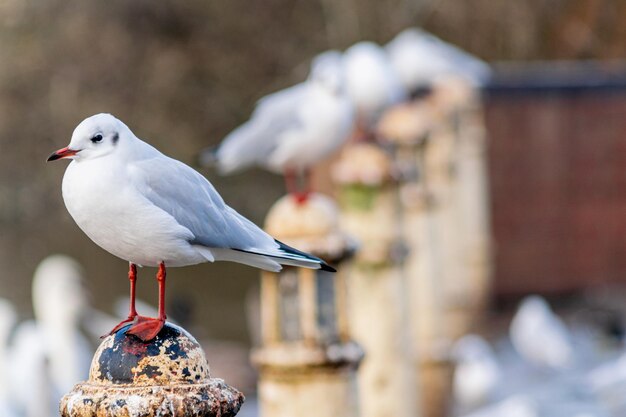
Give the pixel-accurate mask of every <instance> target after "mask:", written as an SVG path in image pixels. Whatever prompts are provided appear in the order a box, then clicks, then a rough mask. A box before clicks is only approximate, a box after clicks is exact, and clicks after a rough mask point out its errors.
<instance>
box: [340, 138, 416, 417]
mask: <svg viewBox="0 0 626 417" xmlns="http://www.w3.org/2000/svg"><path fill="white" fill-rule="evenodd" d="M391 171H392V162H391V160H390V159H389V157H388V155H387V154H386V153H385V152H384V151H383V150H382V149H380V147H378V146H377V145H374V144H367V143H355V144H351V145H348V146H347V147H345V148H344V150H343V152H342V154H341V156H340V158H339V160H338V161H337V163H336V164H335V165H334V167H333V180H334V182H335V184H336V187H337V188H338V196H339V200H340V205H341V225H342V228H343V229H344V230H345V231H346V232H348V233H350V234H351V235H353V236H355V237H356V238H357V239H358V240H359V243H360V246H359V251H358V253H357V255H356V257H355V261H354V262H353V263H352V264H351V265H350V268H349V271H348V274H349V275H348V283H349V285H348V288H349V305H350V325H351V329H352V334H353V335H354V337H355V339H356V341H357V342H358V343H360V344H361V345H362V346H363V348H364V349H365V360H364V362H363V364H362V365H361V368H360V369H359V378H358V380H359V393H360V404H361V407H360V408H361V416H364V417H383V416H393V417H409V416H411V417H413V416H416V415H417V410H416V408H415V400H414V399H415V397H416V388H415V379H414V375H413V372H412V352H411V348H410V346H409V343H410V337H409V332H408V329H409V324H408V312H407V291H406V282H405V275H404V270H403V261H404V257H405V255H406V253H405V248H404V245H403V243H402V239H401V232H400V227H401V225H400V222H399V212H398V205H397V201H396V199H397V195H396V187H397V183H395V182H394V181H393V179H392V175H391V174H392V172H391Z"/></svg>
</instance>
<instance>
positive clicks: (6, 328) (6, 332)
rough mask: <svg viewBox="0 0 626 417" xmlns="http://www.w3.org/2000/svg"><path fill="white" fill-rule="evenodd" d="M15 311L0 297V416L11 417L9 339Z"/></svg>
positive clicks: (13, 324) (14, 323) (12, 328)
mask: <svg viewBox="0 0 626 417" xmlns="http://www.w3.org/2000/svg"><path fill="white" fill-rule="evenodd" d="M16 324H17V313H16V311H15V308H14V307H13V304H11V302H9V301H8V300H5V299H4V298H0V416H3V417H4V416H6V417H13V416H14V415H15V414H14V413H13V411H12V408H11V405H10V402H11V395H10V393H9V389H10V385H11V379H10V378H9V361H10V358H9V351H8V348H9V339H10V337H11V334H12V333H13V330H14V328H15V325H16Z"/></svg>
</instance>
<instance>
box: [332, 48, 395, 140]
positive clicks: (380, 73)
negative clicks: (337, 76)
mask: <svg viewBox="0 0 626 417" xmlns="http://www.w3.org/2000/svg"><path fill="white" fill-rule="evenodd" d="M344 56H345V71H346V85H347V88H348V94H349V95H350V98H351V100H352V102H353V104H354V106H355V109H356V113H357V123H358V127H359V131H360V132H359V133H358V134H357V135H361V136H362V135H363V134H365V132H368V131H370V130H371V128H372V126H373V124H374V123H376V121H377V120H378V118H379V117H380V115H381V113H382V112H383V111H384V110H385V109H387V108H388V107H390V106H392V105H393V104H396V103H399V102H401V101H402V100H404V99H405V98H406V91H405V90H404V88H402V85H401V84H400V81H399V79H398V77H397V75H396V73H395V72H394V70H393V67H392V66H391V62H390V61H389V57H388V56H387V54H386V53H385V50H384V49H383V48H381V47H380V46H378V45H377V44H375V43H373V42H359V43H356V44H354V45H352V46H351V47H350V48H348V49H347V50H346V51H345V53H344Z"/></svg>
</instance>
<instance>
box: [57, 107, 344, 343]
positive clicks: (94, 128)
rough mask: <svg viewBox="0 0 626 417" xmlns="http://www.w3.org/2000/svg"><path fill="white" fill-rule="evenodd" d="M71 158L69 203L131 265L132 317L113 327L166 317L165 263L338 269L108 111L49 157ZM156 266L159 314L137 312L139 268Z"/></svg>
mask: <svg viewBox="0 0 626 417" xmlns="http://www.w3.org/2000/svg"><path fill="white" fill-rule="evenodd" d="M63 158H69V159H73V161H72V162H71V163H70V164H69V166H68V168H67V170H66V171H65V175H64V177H63V187H62V188H63V200H64V201H65V205H66V207H67V209H68V211H69V213H70V215H71V216H72V217H73V218H74V220H75V221H76V223H77V224H78V226H79V227H80V228H81V229H82V230H83V232H85V233H86V234H87V236H89V237H90V238H91V239H92V240H93V241H94V242H95V243H96V244H98V245H99V246H101V247H102V248H104V249H105V250H107V251H109V252H111V253H112V254H114V255H116V256H118V257H119V258H122V259H125V260H127V261H128V262H129V273H128V277H129V281H130V308H129V314H128V318H127V319H126V320H123V321H122V322H121V323H120V324H118V326H116V327H115V328H114V329H113V330H112V332H115V331H117V330H120V329H122V328H124V327H126V325H128V324H130V323H132V326H130V328H129V329H127V330H126V331H127V332H128V333H129V334H134V335H136V336H137V337H139V338H141V339H143V340H150V339H153V338H154V337H156V335H157V334H158V333H159V331H160V330H161V328H162V327H163V324H164V323H165V319H166V318H167V316H166V313H165V268H166V265H168V266H186V265H194V264H198V263H202V262H213V261H215V260H218V261H219V260H223V261H233V262H238V263H243V264H246V265H250V266H254V267H257V268H262V269H266V270H270V271H279V270H281V268H282V266H281V265H294V266H300V267H305V268H313V269H320V268H321V269H324V270H329V271H334V269H332V268H331V267H329V266H328V265H327V264H326V263H325V262H324V261H322V260H321V259H319V258H316V257H314V256H312V255H309V254H306V253H304V252H301V251H298V250H297V249H294V248H291V247H289V246H287V245H285V244H283V243H281V242H279V241H277V240H275V239H274V238H272V237H271V236H270V235H268V234H267V233H265V232H264V231H263V230H261V229H260V228H259V227H257V226H256V225H255V224H254V223H252V222H251V221H249V220H248V219H246V218H245V217H243V216H242V215H240V214H239V213H237V212H236V211H235V210H233V209H232V208H230V207H229V206H227V205H226V203H224V200H222V198H221V197H220V195H219V194H218V193H217V191H216V190H215V188H213V186H212V185H211V183H209V181H208V180H207V179H206V178H204V177H203V176H202V175H200V174H199V173H198V172H197V171H195V170H193V169H192V168H190V167H189V166H187V165H185V164H183V163H182V162H180V161H177V160H175V159H172V158H169V157H167V156H165V155H163V154H162V153H161V152H159V151H158V150H157V149H155V148H154V147H152V146H150V145H149V144H147V143H145V142H143V141H142V140H140V139H139V138H137V137H136V136H135V135H134V134H133V132H131V130H130V129H129V128H128V126H126V125H125V124H124V123H122V122H121V121H120V120H118V119H116V118H115V117H113V116H111V115H110V114H97V115H95V116H91V117H88V118H87V119H85V120H83V121H82V122H81V123H80V124H79V125H78V126H77V127H76V129H75V130H74V133H73V134H72V139H71V141H70V144H69V146H67V147H65V148H62V149H59V150H58V151H56V152H54V153H53V154H52V155H50V157H49V158H48V161H54V160H58V159H63ZM138 265H144V266H156V267H158V268H159V269H158V273H157V280H158V283H159V304H158V305H159V315H158V317H156V318H150V317H144V316H139V315H138V314H137V311H136V309H135V282H136V279H137V266H138Z"/></svg>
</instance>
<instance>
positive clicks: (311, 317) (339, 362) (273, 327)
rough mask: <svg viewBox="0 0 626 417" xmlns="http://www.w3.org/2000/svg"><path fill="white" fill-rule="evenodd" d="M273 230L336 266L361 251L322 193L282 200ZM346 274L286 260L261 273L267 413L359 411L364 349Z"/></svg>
mask: <svg viewBox="0 0 626 417" xmlns="http://www.w3.org/2000/svg"><path fill="white" fill-rule="evenodd" d="M265 226H266V230H267V231H268V232H269V233H271V234H272V235H273V236H275V237H276V238H277V239H279V240H281V241H283V242H285V243H287V244H289V245H293V246H296V247H298V248H299V249H302V250H304V251H307V252H309V253H312V254H314V255H316V256H319V257H321V258H323V259H325V260H327V261H328V262H330V263H331V264H334V265H335V266H340V265H339V264H340V263H341V262H342V261H344V260H346V259H347V258H349V257H350V256H351V255H352V253H353V252H354V249H355V247H354V244H353V243H352V241H351V239H350V238H349V237H348V236H347V235H345V234H343V233H342V232H340V230H339V225H338V210H337V208H336V205H335V203H334V202H333V201H332V200H331V199H330V198H328V197H325V196H323V195H321V194H311V195H310V196H309V198H308V199H307V200H306V201H305V202H303V203H299V202H297V201H296V200H295V199H294V198H293V197H292V196H286V197H283V198H282V199H281V200H279V201H278V202H276V203H275V204H274V206H273V207H272V209H271V210H270V212H269V214H268V216H267V219H266V225H265ZM346 297H347V294H346V276H345V274H344V273H343V272H342V270H341V268H338V272H337V273H335V274H334V273H331V272H326V271H321V270H311V269H306V268H299V267H290V266H286V267H284V269H283V270H282V271H281V272H279V273H272V272H263V273H262V276H261V332H262V342H261V343H262V345H261V347H260V348H258V349H255V350H254V351H253V354H252V360H253V362H254V363H255V365H256V366H257V367H258V368H259V371H260V381H259V402H260V415H261V416H262V417H294V416H299V417H306V416H316V417H317V416H328V417H334V416H346V417H357V416H358V402H357V390H356V368H357V367H358V365H359V363H360V361H361V358H362V357H363V351H362V349H361V348H360V347H359V345H357V344H356V343H354V342H353V341H352V340H351V339H350V335H349V329H348V312H347V304H346V302H347V299H346Z"/></svg>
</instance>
